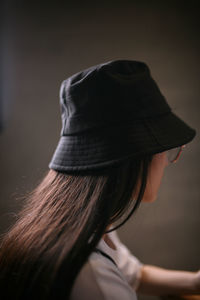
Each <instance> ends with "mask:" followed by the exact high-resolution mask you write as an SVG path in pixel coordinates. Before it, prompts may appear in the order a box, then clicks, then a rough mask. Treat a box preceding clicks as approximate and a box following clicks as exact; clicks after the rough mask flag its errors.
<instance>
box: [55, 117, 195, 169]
mask: <svg viewBox="0 0 200 300" xmlns="http://www.w3.org/2000/svg"><path fill="white" fill-rule="evenodd" d="M195 134H196V131H195V130H194V129H192V128H191V127H190V126H188V125H187V124H186V123H185V122H184V121H182V120H181V119H180V118H179V117H178V116H176V115H175V114H174V113H172V112H169V113H167V114H164V115H160V116H157V117H152V118H148V119H145V120H142V121H137V122H136V121H134V122H131V123H127V124H123V125H121V124H113V125H109V126H105V127H104V128H101V129H96V130H93V131H91V132H85V133H84V132H83V133H82V134H81V135H80V134H79V135H68V136H61V138H60V140H59V142H58V145H57V148H56V150H55V152H54V155H53V158H52V160H51V162H50V164H49V168H50V169H54V170H56V171H61V172H62V171H64V172H65V171H66V172H71V171H72V172H73V171H84V170H95V169H101V168H105V167H108V166H111V165H115V164H118V163H120V162H121V161H123V160H125V159H127V158H129V157H134V156H143V155H145V154H156V153H159V152H163V151H166V150H169V149H172V148H175V147H178V146H181V145H185V144H187V143H189V142H190V141H191V140H192V139H193V138H194V136H195Z"/></svg>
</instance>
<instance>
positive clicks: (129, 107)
mask: <svg viewBox="0 0 200 300" xmlns="http://www.w3.org/2000/svg"><path fill="white" fill-rule="evenodd" d="M60 106H61V116H62V130H61V137H60V140H59V143H58V145H57V148H56V150H55V153H54V155H53V157H52V160H51V162H50V164H49V168H50V169H54V170H57V171H66V172H67V171H84V170H97V169H101V168H104V167H107V166H111V165H115V164H117V163H119V162H121V161H122V160H124V159H127V158H129V157H133V156H142V155H145V154H154V153H158V152H162V151H165V150H168V149H172V148H175V147H178V146H181V145H184V144H187V143H188V142H190V141H191V140H192V139H193V138H194V136H195V130H194V129H192V128H191V127H189V126H188V125H187V124H186V123H185V122H184V121H182V120H181V119H180V118H179V117H178V116H176V115H175V114H174V113H173V112H172V111H171V108H170V107H169V105H168V104H167V102H166V100H165V98H164V96H163V95H162V94H161V92H160V90H159V88H158V86H157V84H156V82H155V81H154V80H153V78H152V77H151V74H150V70H149V68H148V66H147V65H146V64H145V63H143V62H139V61H133V60H116V61H110V62H106V63H102V64H99V65H96V66H92V67H90V68H88V69H86V70H83V71H81V72H79V73H76V74H74V75H72V76H71V77H69V78H68V79H66V80H64V81H63V82H62V85H61V89H60Z"/></svg>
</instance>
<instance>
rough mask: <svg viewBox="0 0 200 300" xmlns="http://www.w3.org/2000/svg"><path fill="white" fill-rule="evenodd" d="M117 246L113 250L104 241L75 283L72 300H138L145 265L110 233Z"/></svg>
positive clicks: (115, 234)
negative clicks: (142, 269) (137, 292)
mask: <svg viewBox="0 0 200 300" xmlns="http://www.w3.org/2000/svg"><path fill="white" fill-rule="evenodd" d="M108 236H109V238H110V239H111V240H112V242H113V243H114V245H115V246H116V250H114V249H112V248H110V247H109V246H108V245H107V243H106V242H105V241H104V240H103V239H101V240H100V242H99V244H98V246H97V248H98V249H99V250H101V251H103V252H104V253H105V254H107V255H109V256H110V257H111V258H112V259H113V260H114V262H115V263H116V264H114V262H113V261H111V260H110V259H109V258H107V257H105V256H104V255H102V254H101V253H99V252H93V253H92V254H91V255H90V257H89V259H88V261H87V263H86V264H85V265H84V266H83V268H82V269H81V271H80V273H79V274H78V276H77V278H76V281H75V283H74V286H73V289H72V293H71V297H70V300H122V299H123V300H137V296H136V293H135V291H136V289H137V287H138V285H139V281H140V277H141V267H142V263H141V262H140V261H139V260H138V259H137V258H136V257H135V256H133V255H132V254H131V253H130V251H129V250H128V249H127V248H126V246H125V245H123V244H122V243H121V241H120V240H119V237H118V235H117V233H116V231H112V232H110V233H108Z"/></svg>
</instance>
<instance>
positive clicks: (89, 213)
mask: <svg viewBox="0 0 200 300" xmlns="http://www.w3.org/2000/svg"><path fill="white" fill-rule="evenodd" d="M151 159H152V156H145V157H142V158H137V159H128V160H126V161H124V162H123V163H121V164H119V165H117V166H112V167H109V168H107V169H105V170H101V171H93V172H91V173H88V174H81V173H80V174H65V173H60V172H56V171H54V170H48V172H47V174H45V176H44V178H43V180H42V181H41V183H40V184H39V185H38V186H37V187H36V188H35V189H34V190H33V191H32V192H31V193H30V194H29V195H28V197H26V201H25V205H24V207H23V209H22V210H21V212H20V213H19V217H18V220H17V221H16V223H15V225H14V226H13V227H12V228H11V229H10V230H9V232H7V233H6V234H5V235H4V236H3V238H2V242H1V248H0V291H1V294H4V295H6V299H63V297H64V299H68V298H69V295H70V292H71V289H72V286H73V283H74V281H75V278H76V276H77V275H78V273H79V271H80V269H81V268H82V266H83V265H84V263H85V262H86V261H87V258H88V256H89V255H90V254H91V252H92V251H94V249H95V247H96V246H97V244H98V242H99V240H100V239H101V237H102V236H103V234H104V233H105V231H106V228H107V227H108V226H109V225H110V224H113V223H115V224H116V223H117V222H118V224H117V225H116V226H115V228H118V227H120V226H121V225H122V224H124V223H125V222H126V221H127V220H128V219H129V218H130V216H131V215H132V214H133V212H134V211H135V210H136V208H137V207H138V206H139V204H140V201H141V199H142V196H143V193H144V190H145V186H146V181H147V174H148V167H149V164H150V161H151ZM139 178H140V190H139V193H137V199H135V197H134V192H135V190H136V186H137V185H138V182H139V181H138V180H139ZM122 217H123V219H122ZM115 228H113V230H114V229H115Z"/></svg>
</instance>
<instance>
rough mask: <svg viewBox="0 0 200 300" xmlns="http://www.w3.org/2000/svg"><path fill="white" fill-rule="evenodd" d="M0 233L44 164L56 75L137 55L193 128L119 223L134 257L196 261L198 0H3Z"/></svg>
mask: <svg viewBox="0 0 200 300" xmlns="http://www.w3.org/2000/svg"><path fill="white" fill-rule="evenodd" d="M1 8H2V10H1V14H2V18H1V25H2V26H1V40H2V43H1V45H2V47H1V66H2V68H1V69H2V72H1V93H0V96H1V103H0V109H1V112H0V116H1V121H0V123H1V133H0V143H1V148H0V155H1V189H0V193H1V202H0V232H1V233H3V232H5V231H6V230H7V229H8V228H9V226H10V225H11V224H12V223H13V222H14V219H15V212H17V211H18V210H19V208H20V205H21V200H20V197H21V196H22V195H23V193H25V192H27V191H31V189H32V188H34V187H35V186H36V185H37V184H38V183H39V182H40V180H41V178H42V177H43V175H44V174H45V172H46V171H47V170H48V163H49V161H50V159H51V157H52V154H53V151H54V149H55V147H56V144H57V142H58V140H59V135H60V129H61V121H60V110H59V109H60V108H59V96H58V95H59V88H60V83H61V81H62V80H63V79H65V78H67V77H68V76H70V75H72V74H73V73H75V72H78V71H79V70H81V69H84V68H87V67H90V66H92V65H95V64H98V63H101V62H105V61H109V60H114V59H136V60H141V61H145V62H146V63H147V64H148V65H149V66H150V69H151V72H152V75H153V77H154V78H155V79H156V81H157V82H158V84H159V86H160V89H161V91H162V92H163V94H164V95H165V96H166V98H167V100H168V102H169V104H170V106H171V107H172V108H173V110H174V112H175V113H177V114H178V115H179V116H180V117H182V118H183V119H184V120H185V121H186V122H188V123H189V124H190V125H191V126H192V127H194V128H195V129H196V130H197V136H196V138H195V140H194V141H193V142H192V143H190V144H189V145H188V146H187V147H186V149H185V150H184V153H183V155H182V157H181V159H180V161H179V162H178V163H177V164H175V165H170V166H169V167H168V168H167V170H166V173H165V176H164V178H163V182H162V185H161V188H160V191H159V196H158V199H157V201H156V202H155V203H150V204H142V206H141V207H140V209H139V210H138V212H137V213H136V214H135V216H134V217H132V219H131V220H130V221H129V222H128V223H127V224H126V225H125V226H123V227H122V228H121V229H120V230H119V235H120V237H121V239H122V240H123V241H124V242H125V243H126V244H127V245H128V246H129V248H130V249H131V251H132V252H133V253H134V254H135V255H136V256H137V257H138V258H139V259H140V260H141V261H142V262H144V263H148V264H155V265H159V266H162V267H167V268H177V269H185V270H197V269H199V267H200V255H199V252H200V228H199V227H200V226H199V225H200V218H199V215H200V180H199V179H200V176H199V161H200V159H199V154H200V144H199V141H200V140H199V134H198V132H199V131H200V121H199V109H200V101H199V92H200V91H199V90H200V87H199V78H200V71H199V53H200V34H199V28H200V26H199V25H200V24H199V23H200V21H199V9H198V1H186V2H183V1H143V0H140V1H134V0H133V1H128V0H123V1H109V0H108V1H100V2H97V1H96V2H95V1H91V2H89V1H82V2H81V1H48V2H47V1H40V2H39V1H38V2H37V1H20V0H18V1H10V0H8V1H4V2H2V4H1Z"/></svg>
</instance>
